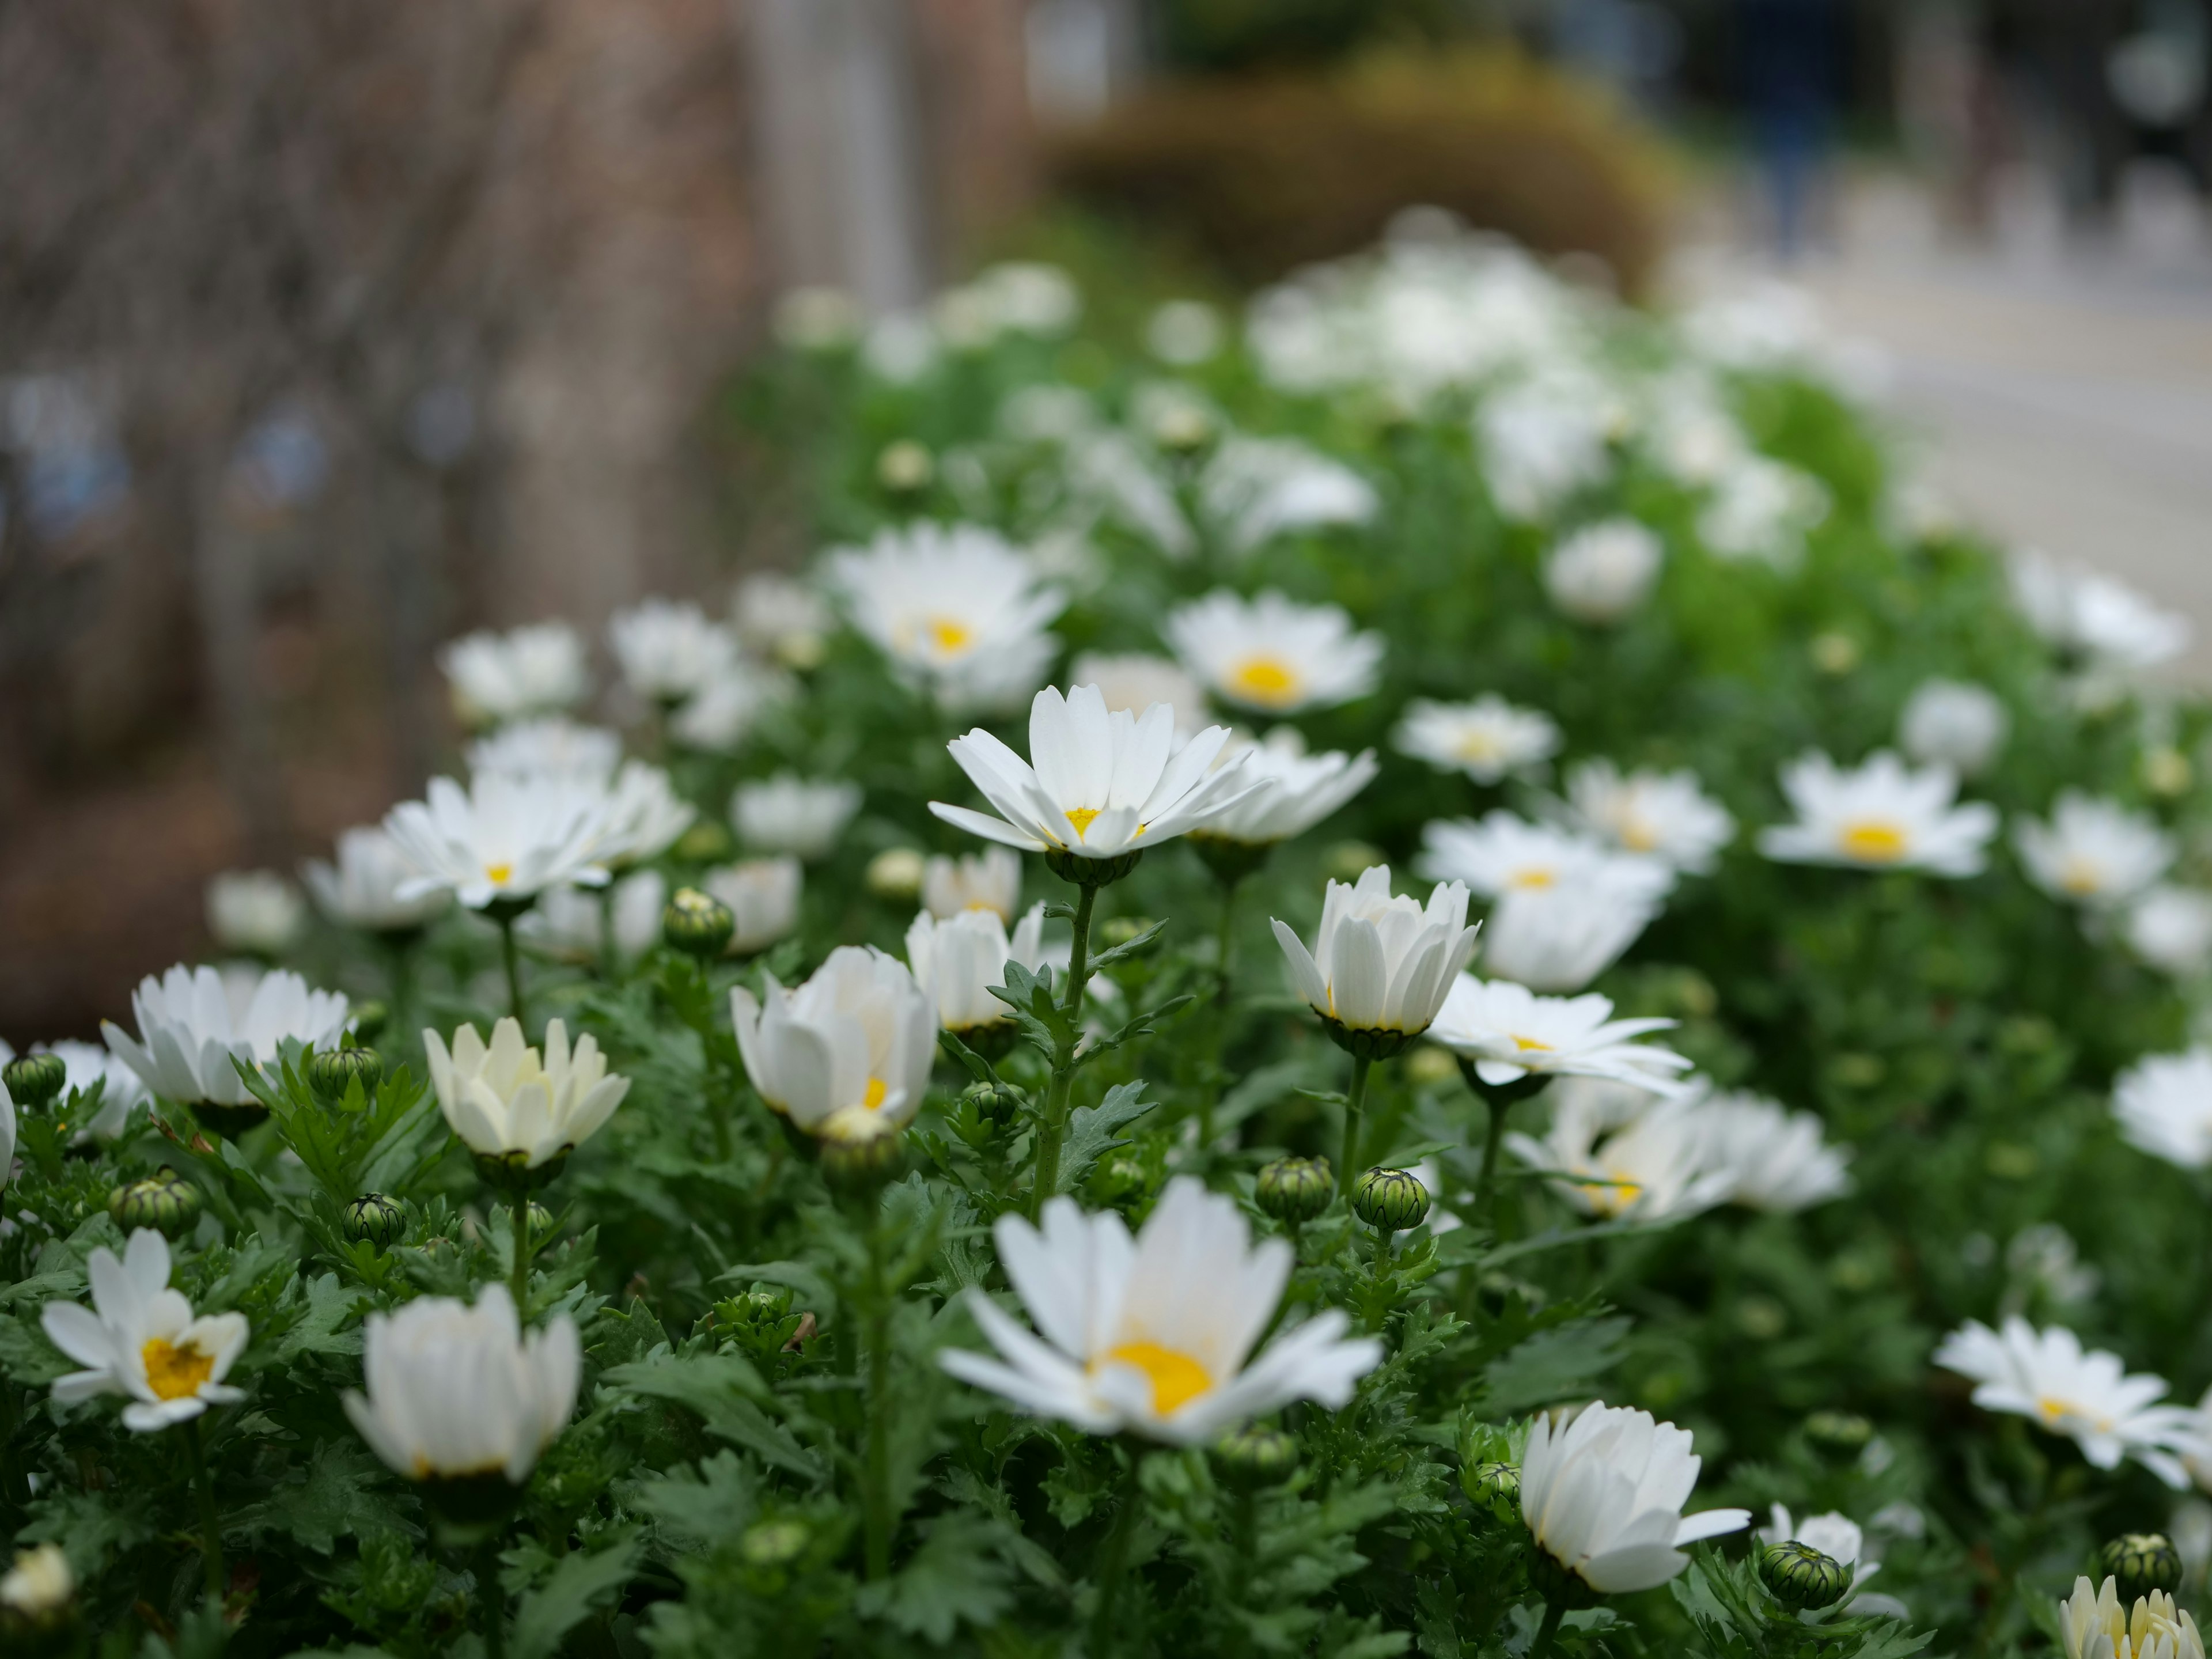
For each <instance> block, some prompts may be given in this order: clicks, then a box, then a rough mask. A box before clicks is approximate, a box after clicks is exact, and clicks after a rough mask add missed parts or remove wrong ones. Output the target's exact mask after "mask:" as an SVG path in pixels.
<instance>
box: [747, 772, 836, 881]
mask: <svg viewBox="0 0 2212 1659" xmlns="http://www.w3.org/2000/svg"><path fill="white" fill-rule="evenodd" d="M860 801H861V790H860V785H859V784H857V783H852V782H848V781H846V780H845V779H842V778H802V777H800V776H799V775H798V774H797V773H795V772H779V773H777V774H776V775H775V776H774V777H772V778H768V779H764V780H762V781H757V782H753V783H741V784H739V785H738V787H737V789H736V790H735V791H734V792H733V793H732V794H731V796H730V822H731V823H732V824H734V825H735V826H736V827H737V831H738V840H740V841H742V842H744V844H745V845H746V846H747V847H750V848H754V849H755V850H757V851H758V852H763V853H789V854H793V855H794V856H796V857H799V858H802V859H805V860H809V861H810V862H811V861H812V860H817V859H823V858H827V857H828V856H829V854H831V853H832V852H834V851H836V847H837V843H838V842H839V841H840V840H841V839H842V837H843V836H844V834H845V827H846V826H847V825H848V824H849V823H852V821H853V815H854V813H856V812H858V811H860Z"/></svg>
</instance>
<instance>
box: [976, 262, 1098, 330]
mask: <svg viewBox="0 0 2212 1659" xmlns="http://www.w3.org/2000/svg"><path fill="white" fill-rule="evenodd" d="M964 292H965V293H966V294H968V295H971V296H973V297H974V299H975V301H976V302H977V304H978V305H979V306H980V307H981V312H982V314H983V315H984V317H985V318H986V319H987V325H988V329H989V331H990V332H991V333H993V334H1037V335H1053V334H1065V333H1066V331H1068V330H1069V329H1071V328H1073V327H1074V326H1075V323H1076V319H1078V318H1079V317H1081V316H1082V315H1083V295H1082V294H1081V293H1080V292H1079V290H1078V289H1077V288H1076V286H1075V281H1074V279H1073V277H1071V276H1069V275H1068V274H1067V273H1066V271H1064V270H1061V269H1060V267H1059V266H1057V265H1048V264H1042V263H1039V262H1037V261H1035V260H1020V259H1010V260H1006V261H1004V262H1002V263H1000V264H995V265H988V266H986V267H985V268H984V269H983V270H981V271H979V272H978V273H977V274H976V276H975V280H974V281H973V282H971V283H969V284H968V285H967V288H966V289H965V290H964Z"/></svg>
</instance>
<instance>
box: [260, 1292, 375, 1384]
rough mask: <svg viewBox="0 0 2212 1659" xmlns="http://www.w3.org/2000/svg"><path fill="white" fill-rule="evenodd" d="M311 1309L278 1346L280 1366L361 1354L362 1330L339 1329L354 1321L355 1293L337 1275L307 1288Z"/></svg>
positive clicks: (309, 1308)
mask: <svg viewBox="0 0 2212 1659" xmlns="http://www.w3.org/2000/svg"><path fill="white" fill-rule="evenodd" d="M353 1304H354V1297H353V1292H352V1291H349V1290H347V1289H346V1288H345V1286H344V1285H341V1284H340V1283H339V1282H338V1276H337V1274H336V1273H325V1274H324V1275H323V1276H322V1277H321V1278H320V1279H309V1280H308V1281H307V1309H306V1310H305V1311H304V1312H303V1313H302V1314H301V1316H300V1317H299V1318H298V1319H297V1320H296V1321H295V1322H294V1323H293V1325H292V1328H290V1329H289V1330H288V1331H286V1332H285V1333H284V1335H283V1340H280V1341H279V1342H278V1343H277V1345H276V1358H277V1359H278V1361H279V1362H281V1363H283V1364H289V1363H291V1362H292V1361H294V1360H296V1359H299V1358H301V1357H302V1356H304V1355H307V1354H311V1353H327V1354H339V1355H352V1354H357V1353H359V1352H361V1344H362V1336H361V1331H360V1329H359V1328H355V1329H353V1330H350V1331H342V1330H340V1329H339V1327H340V1326H341V1325H343V1324H344V1323H345V1322H347V1321H348V1320H349V1319H351V1318H352V1317H353Z"/></svg>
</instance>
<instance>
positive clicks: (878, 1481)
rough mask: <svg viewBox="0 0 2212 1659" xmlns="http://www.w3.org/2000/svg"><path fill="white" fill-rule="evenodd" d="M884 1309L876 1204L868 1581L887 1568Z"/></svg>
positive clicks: (871, 1239)
mask: <svg viewBox="0 0 2212 1659" xmlns="http://www.w3.org/2000/svg"><path fill="white" fill-rule="evenodd" d="M890 1311H891V1310H890V1287H889V1286H888V1285H885V1284H884V1230H883V1224H882V1219H881V1210H880V1206H878V1214H877V1216H876V1217H875V1218H872V1220H871V1221H870V1224H869V1227H868V1316H867V1317H868V1446H867V1464H866V1471H865V1474H863V1477H862V1479H863V1480H864V1481H865V1483H866V1490H865V1491H864V1492H862V1493H861V1504H862V1507H863V1511H864V1522H865V1526H866V1537H867V1570H868V1577H870V1578H871V1579H880V1578H885V1577H890V1570H891V1463H890V1383H891V1340H890V1337H891V1333H890V1323H891V1319H890Z"/></svg>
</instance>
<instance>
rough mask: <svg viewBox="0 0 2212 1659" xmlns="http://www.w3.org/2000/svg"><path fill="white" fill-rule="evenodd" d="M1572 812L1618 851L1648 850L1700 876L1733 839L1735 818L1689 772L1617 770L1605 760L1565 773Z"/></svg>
mask: <svg viewBox="0 0 2212 1659" xmlns="http://www.w3.org/2000/svg"><path fill="white" fill-rule="evenodd" d="M1567 801H1568V804H1569V805H1571V806H1572V807H1573V808H1574V811H1575V816H1576V817H1577V818H1579V819H1580V820H1581V821H1582V822H1583V823H1584V824H1586V825H1588V826H1589V828H1590V829H1592V830H1593V831H1595V833H1596V834H1598V835H1601V836H1604V837H1605V838H1606V839H1607V841H1610V842H1613V845H1615V846H1616V847H1619V848H1621V850H1622V851H1624V852H1629V853H1648V854H1651V855H1652V856H1653V857H1655V858H1657V859H1661V860H1664V861H1665V862H1666V863H1667V864H1668V865H1670V866H1673V867H1674V868H1675V869H1676V870H1679V871H1681V872H1683V873H1685V874H1686V875H1705V874H1706V873H1708V872H1710V871H1711V869H1712V867H1713V863H1714V860H1716V859H1717V857H1718V855H1719V854H1720V850H1721V848H1723V847H1725V846H1727V845H1728V844H1729V842H1731V841H1733V840H1735V817H1733V816H1732V815H1731V814H1730V813H1729V810H1728V809H1727V808H1726V807H1725V806H1723V805H1721V804H1720V803H1719V802H1718V801H1717V800H1715V799H1713V798H1712V797H1711V796H1710V795H1708V794H1707V793H1705V790H1704V789H1703V788H1702V787H1699V782H1698V776H1697V774H1696V773H1694V772H1690V771H1686V770H1685V771H1676V772H1656V771H1638V772H1628V773H1623V772H1622V771H1621V770H1620V768H1618V767H1617V766H1615V765H1614V764H1613V763H1612V762H1611V761H1607V760H1589V761H1583V762H1581V763H1577V765H1576V766H1575V767H1574V768H1573V769H1571V771H1569V772H1568V774H1567Z"/></svg>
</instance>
